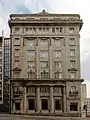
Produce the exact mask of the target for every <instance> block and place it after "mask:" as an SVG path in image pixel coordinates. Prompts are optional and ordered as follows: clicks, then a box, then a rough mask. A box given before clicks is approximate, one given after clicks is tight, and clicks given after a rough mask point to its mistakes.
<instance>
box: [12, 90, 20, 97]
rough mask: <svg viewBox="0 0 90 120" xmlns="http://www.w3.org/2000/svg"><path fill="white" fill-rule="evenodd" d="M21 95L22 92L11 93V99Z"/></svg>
mask: <svg viewBox="0 0 90 120" xmlns="http://www.w3.org/2000/svg"><path fill="white" fill-rule="evenodd" d="M21 95H22V91H13V97H14V98H16V97H21Z"/></svg>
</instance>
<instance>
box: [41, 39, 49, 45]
mask: <svg viewBox="0 0 90 120" xmlns="http://www.w3.org/2000/svg"><path fill="white" fill-rule="evenodd" d="M40 44H41V45H48V40H46V39H41V40H40Z"/></svg>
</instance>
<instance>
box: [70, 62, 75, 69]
mask: <svg viewBox="0 0 90 120" xmlns="http://www.w3.org/2000/svg"><path fill="white" fill-rule="evenodd" d="M75 64H76V62H75V60H71V61H70V67H71V68H75Z"/></svg>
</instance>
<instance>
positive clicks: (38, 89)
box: [36, 86, 41, 112]
mask: <svg viewBox="0 0 90 120" xmlns="http://www.w3.org/2000/svg"><path fill="white" fill-rule="evenodd" d="M40 109H41V104H40V87H39V86H37V90H36V111H37V112H40Z"/></svg>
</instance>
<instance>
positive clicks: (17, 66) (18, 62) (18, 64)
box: [14, 60, 20, 68]
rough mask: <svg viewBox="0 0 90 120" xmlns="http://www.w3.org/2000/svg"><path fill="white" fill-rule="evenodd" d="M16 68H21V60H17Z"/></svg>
mask: <svg viewBox="0 0 90 120" xmlns="http://www.w3.org/2000/svg"><path fill="white" fill-rule="evenodd" d="M14 67H15V68H20V61H19V60H15V64H14Z"/></svg>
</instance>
